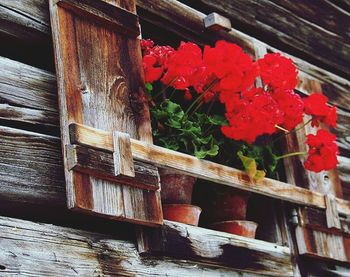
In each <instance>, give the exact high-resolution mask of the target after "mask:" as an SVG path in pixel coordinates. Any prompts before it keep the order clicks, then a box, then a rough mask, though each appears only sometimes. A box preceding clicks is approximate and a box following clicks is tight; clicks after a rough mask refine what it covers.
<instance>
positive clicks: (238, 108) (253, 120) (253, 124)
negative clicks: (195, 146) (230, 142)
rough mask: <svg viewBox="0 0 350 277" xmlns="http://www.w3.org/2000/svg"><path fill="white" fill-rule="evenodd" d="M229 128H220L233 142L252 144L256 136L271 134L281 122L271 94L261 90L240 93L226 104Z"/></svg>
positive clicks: (255, 89)
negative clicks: (239, 141) (242, 141)
mask: <svg viewBox="0 0 350 277" xmlns="http://www.w3.org/2000/svg"><path fill="white" fill-rule="evenodd" d="M226 108H228V113H227V114H226V117H227V120H228V121H229V126H223V127H222V128H221V130H222V132H223V134H224V135H225V136H227V137H229V138H232V139H235V140H244V141H246V142H248V143H253V142H254V141H255V140H256V138H257V136H260V135H262V134H273V133H274V132H275V131H276V128H275V125H276V124H280V123H282V122H283V113H282V112H281V111H280V110H279V109H278V106H277V103H276V101H275V100H274V99H273V98H272V96H271V94H270V93H268V92H265V91H264V90H263V89H262V88H253V89H251V90H248V91H244V92H242V96H241V97H239V96H237V94H236V96H233V97H231V99H230V101H229V102H226Z"/></svg>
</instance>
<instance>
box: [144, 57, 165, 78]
mask: <svg viewBox="0 0 350 277" xmlns="http://www.w3.org/2000/svg"><path fill="white" fill-rule="evenodd" d="M142 65H143V70H144V73H145V82H146V83H152V82H154V81H156V80H158V79H159V78H160V76H161V75H162V73H163V67H162V66H161V67H158V66H157V59H156V58H155V57H154V56H151V55H146V56H144V57H143V58H142Z"/></svg>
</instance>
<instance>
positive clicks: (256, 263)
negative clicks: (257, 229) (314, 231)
mask: <svg viewBox="0 0 350 277" xmlns="http://www.w3.org/2000/svg"><path fill="white" fill-rule="evenodd" d="M145 234H146V235H147V238H148V244H149V245H148V246H150V248H151V249H152V252H151V253H154V254H157V253H158V254H162V255H167V256H172V257H179V258H182V259H189V260H196V261H201V262H205V263H213V264H219V265H222V266H229V267H233V268H235V269H238V270H243V271H250V272H254V271H258V272H259V273H261V274H266V275H269V276H293V270H292V264H291V256H290V250H289V248H288V247H283V246H278V245H276V244H273V243H269V242H265V241H260V240H255V239H250V238H245V237H241V236H237V235H231V234H227V233H223V232H217V231H213V230H209V229H203V228H198V227H193V226H190V225H186V224H181V223H175V222H171V221H164V225H163V226H162V227H160V228H152V229H151V228H150V229H148V230H146V231H145ZM160 238H161V239H160Z"/></svg>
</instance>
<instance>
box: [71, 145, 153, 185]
mask: <svg viewBox="0 0 350 277" xmlns="http://www.w3.org/2000/svg"><path fill="white" fill-rule="evenodd" d="M66 151H67V158H68V168H69V169H70V170H76V171H79V172H82V173H85V174H89V175H94V176H96V177H98V178H101V179H104V180H109V181H112V182H117V183H120V184H128V185H131V186H135V187H138V188H142V189H148V190H158V189H159V188H160V186H159V175H158V169H157V167H155V166H152V165H149V164H146V163H143V162H139V161H135V164H133V166H134V168H135V172H134V173H135V177H130V176H120V175H119V176H115V167H114V166H115V163H114V159H113V154H112V153H110V152H105V151H101V150H97V149H92V148H87V147H82V146H79V145H69V146H67V147H66Z"/></svg>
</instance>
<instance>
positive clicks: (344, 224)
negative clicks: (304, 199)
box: [300, 207, 350, 237]
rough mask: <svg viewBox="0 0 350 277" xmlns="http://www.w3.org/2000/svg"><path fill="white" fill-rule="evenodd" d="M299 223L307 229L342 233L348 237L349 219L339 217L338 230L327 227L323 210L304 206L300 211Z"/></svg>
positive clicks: (349, 231) (349, 230)
mask: <svg viewBox="0 0 350 277" xmlns="http://www.w3.org/2000/svg"><path fill="white" fill-rule="evenodd" d="M300 219H301V225H302V226H303V227H307V228H309V229H316V230H319V231H323V232H327V233H332V234H338V235H340V234H344V235H345V236H349V237H350V220H349V219H347V218H343V217H340V230H337V229H329V228H328V226H327V219H326V215H325V212H324V211H321V210H318V209H314V208H310V207H304V208H302V209H301V211H300Z"/></svg>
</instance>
